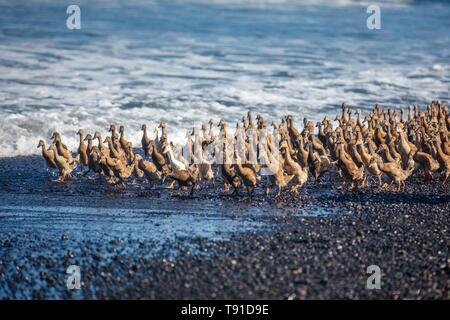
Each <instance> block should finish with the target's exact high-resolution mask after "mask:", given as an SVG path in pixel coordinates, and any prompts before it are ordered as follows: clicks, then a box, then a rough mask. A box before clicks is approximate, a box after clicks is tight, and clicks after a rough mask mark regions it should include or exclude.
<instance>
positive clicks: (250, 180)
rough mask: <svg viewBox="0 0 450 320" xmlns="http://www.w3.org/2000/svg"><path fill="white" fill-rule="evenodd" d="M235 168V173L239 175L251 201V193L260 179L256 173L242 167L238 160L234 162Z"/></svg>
mask: <svg viewBox="0 0 450 320" xmlns="http://www.w3.org/2000/svg"><path fill="white" fill-rule="evenodd" d="M235 168H236V173H237V174H238V175H239V177H240V178H241V180H242V182H243V183H244V185H245V187H246V188H247V193H248V196H249V197H250V199H251V198H252V193H253V191H254V190H255V188H256V186H257V185H258V182H259V181H260V180H261V177H260V176H258V177H257V176H256V172H255V171H254V170H253V169H251V168H245V167H243V166H242V164H241V160H240V159H237V160H236V164H235Z"/></svg>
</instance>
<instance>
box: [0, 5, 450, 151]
mask: <svg viewBox="0 0 450 320" xmlns="http://www.w3.org/2000/svg"><path fill="white" fill-rule="evenodd" d="M51 3H52V4H53V2H51ZM131 3H135V2H131ZM137 3H139V2H137ZM180 5H181V6H184V5H186V4H180ZM161 6H168V7H163V8H159V7H158V10H159V11H158V10H157V12H170V10H171V9H173V8H172V7H171V6H175V4H161ZM205 6H208V5H205ZM214 6H215V5H209V7H208V8H207V9H204V10H206V11H205V12H208V13H211V12H213V13H214V12H215V13H216V15H215V16H211V17H208V16H202V17H201V19H203V20H202V22H201V23H200V22H199V23H198V24H196V23H194V22H190V21H191V20H192V19H193V18H194V17H196V15H195V14H194V13H192V12H189V11H186V12H187V13H180V12H181V11H182V10H181V9H179V8H178V9H179V14H184V16H181V17H178V19H182V20H183V21H187V22H185V23H193V25H190V26H189V28H186V26H184V29H183V28H182V27H181V26H178V27H177V28H175V27H172V23H176V22H175V20H174V19H175V18H174V17H166V18H165V19H168V21H166V24H163V26H159V25H158V28H160V29H158V30H153V29H148V30H147V29H146V28H143V27H142V26H141V25H140V23H141V22H139V23H137V24H136V25H131V26H130V25H123V26H122V28H123V30H122V29H120V28H119V29H117V28H118V25H117V24H113V23H112V22H111V21H110V20H109V19H108V18H110V17H109V16H107V17H102V19H104V20H102V19H98V20H99V21H98V22H97V23H98V25H96V27H101V28H100V29H96V30H95V32H97V33H98V34H100V36H99V37H98V38H96V39H95V40H92V39H84V40H83V41H80V42H79V43H78V42H76V44H67V43H66V41H65V37H60V36H56V38H53V36H54V35H53V34H50V35H47V36H45V35H42V36H41V37H40V38H38V39H33V38H28V37H22V36H21V37H17V36H8V37H6V38H4V40H3V41H1V42H0V53H1V55H0V56H1V59H0V87H1V90H0V157H6V156H18V155H31V154H38V153H39V152H40V151H39V149H37V148H36V146H37V143H38V141H39V139H44V140H45V141H46V143H47V144H48V143H49V138H50V136H51V135H52V132H53V131H55V130H56V131H59V132H60V133H61V135H62V139H63V141H64V143H66V144H67V146H68V147H69V148H70V149H72V150H76V148H77V145H78V137H77V135H76V132H77V131H78V129H80V128H83V129H84V130H85V132H86V133H94V132H95V131H97V130H99V131H101V133H102V134H103V135H106V134H107V130H108V128H109V125H110V124H112V123H113V124H116V125H124V126H125V128H126V139H128V140H131V141H132V142H133V144H134V146H138V147H139V146H140V139H141V136H142V132H141V131H140V127H141V125H142V124H143V123H146V124H147V126H148V127H149V129H150V128H154V127H156V126H157V125H158V124H159V122H160V121H166V122H167V123H168V130H167V131H168V135H169V140H172V141H174V142H175V143H184V141H185V135H186V131H187V130H188V129H192V127H194V126H196V127H199V126H200V125H201V124H202V123H206V122H207V121H208V120H209V119H210V118H213V119H214V120H215V121H216V123H217V122H218V121H219V119H221V118H224V119H226V120H227V122H228V128H229V130H232V131H233V132H234V127H235V122H236V121H239V120H240V119H241V117H242V116H243V115H244V114H245V113H246V112H247V111H248V110H251V111H253V112H254V115H256V114H258V113H259V114H261V115H262V116H263V118H264V119H266V120H268V124H269V123H270V122H271V120H278V121H279V119H280V118H281V117H282V116H283V115H285V114H292V115H293V116H294V119H295V123H296V124H297V125H298V126H300V125H301V123H302V120H303V117H307V118H308V119H310V120H313V121H318V120H321V119H322V118H323V116H324V115H325V114H327V113H328V114H330V113H331V114H334V113H335V112H336V111H337V110H338V109H339V108H340V107H339V106H340V105H341V103H342V102H346V103H347V104H348V105H350V106H352V107H354V108H361V109H363V110H365V111H368V110H370V109H371V108H373V106H374V105H375V103H381V104H382V105H383V106H388V107H391V108H406V107H407V106H408V104H411V103H412V104H414V103H417V104H419V105H421V106H422V107H424V105H425V104H426V103H429V102H430V101H431V100H435V99H441V100H443V101H444V102H448V99H449V96H448V92H449V91H450V90H449V83H450V76H449V75H450V72H449V71H450V62H449V59H448V56H449V51H448V49H447V48H446V45H445V44H446V43H448V40H449V36H448V33H446V32H445V31H446V29H445V27H439V26H436V24H432V23H430V22H431V21H440V20H439V17H440V15H444V16H445V14H446V13H445V10H443V11H442V12H440V11H438V10H434V9H435V8H433V7H430V8H427V7H426V8H425V9H424V8H421V9H420V10H413V9H409V10H408V11H407V14H404V15H405V17H404V19H406V20H411V21H416V24H414V25H411V24H409V25H402V24H401V23H402V20H398V21H397V19H391V20H389V17H388V18H387V22H389V23H390V24H391V27H390V28H387V27H386V28H385V30H382V31H380V32H379V33H378V34H375V35H372V34H369V33H368V31H367V30H365V29H364V28H363V27H360V26H359V27H356V26H355V25H354V24H353V23H354V20H355V19H356V17H359V15H361V14H362V15H363V16H364V14H365V12H362V13H361V12H360V11H361V10H359V9H351V10H345V11H342V12H346V13H347V12H348V15H347V16H343V17H341V19H342V20H336V18H334V20H333V19H331V20H329V19H330V16H333V17H335V15H336V10H335V9H333V8H329V9H326V7H325V9H321V10H319V11H317V9H314V8H313V9H311V8H310V7H308V6H299V7H298V8H297V7H296V8H295V10H297V11H295V12H294V13H291V11H292V7H289V8H285V9H283V10H284V11H283V10H281V9H280V10H281V11H277V12H276V13H273V14H272V13H271V12H270V11H267V10H260V11H258V10H259V9H258V7H257V6H256V7H255V8H254V9H255V11H254V12H248V11H245V14H244V13H243V12H242V10H241V7H240V6H237V7H235V6H233V5H230V4H228V5H226V8H227V10H228V11H227V14H228V15H230V16H226V18H224V17H220V14H222V13H223V7H222V6H220V8H216V7H214ZM224 6H225V5H224ZM282 7H283V6H282ZM138 8H139V7H136V8H135V9H133V10H131V13H130V12H128V11H127V12H128V13H127V14H128V15H130V16H134V15H136V17H135V20H138V21H141V20H140V19H144V17H141V16H139V14H140V12H139V10H137V9H138ZM202 8H203V7H202ZM97 9H98V8H97ZM93 10H94V9H93ZM202 10H203V9H202ZM324 10H328V11H327V12H324ZM391 10H392V11H391V12H390V15H392V16H395V15H396V14H397V15H398V14H400V11H398V10H397V9H391ZM395 10H397V11H395ZM446 10H448V8H447V7H446ZM142 11H144V10H142ZM152 12H153V11H145V14H149V13H152ZM230 12H231V13H230ZM402 12H403V11H402ZM113 13H114V11H113ZM113 13H111V14H113ZM153 14H154V15H157V13H155V12H153ZM297 14H298V15H299V20H298V21H296V20H295V19H294V17H295V16H296V15H297ZM312 14H315V15H317V16H316V17H315V18H314V19H311V15H312ZM0 15H1V13H0ZM143 15H144V14H143ZM193 15H194V16H193ZM243 15H244V16H245V17H246V19H247V20H246V21H242V20H241V17H242V16H243ZM262 16H264V17H265V18H264V19H261V17H262ZM128 18H129V17H128ZM122 19H123V21H125V17H122ZM199 19H200V18H199ZM217 19H218V20H219V21H220V22H221V24H219V25H214V23H216V20H217ZM265 19H267V20H265ZM308 19H309V20H308ZM363 19H364V17H363ZM0 21H1V19H0ZM126 21H129V20H126ZM142 21H145V20H142ZM305 21H306V22H305ZM128 23H129V24H130V23H131V22H128ZM239 23H240V24H239ZM327 23H334V24H335V25H334V26H333V25H331V26H327ZM24 24H25V22H24ZM363 24H364V22H363ZM200 26H201V27H204V26H209V29H202V28H200ZM9 27H10V26H9V25H8V23H7V22H3V23H0V31H1V30H3V29H4V28H9ZM305 27H308V30H312V31H311V33H305V32H299V33H297V29H298V31H301V30H303V29H304V28H305ZM178 28H179V29H178ZM205 28H206V27H205ZM296 28H297V29H296ZM315 28H317V29H319V31H315ZM355 28H356V31H355ZM358 28H360V29H358ZM430 28H431V29H430ZM259 29H260V30H261V31H258V30H259ZM111 30H113V31H114V30H115V31H117V32H111ZM183 30H185V31H183ZM246 30H248V32H244V31H246ZM333 30H335V33H334V34H333ZM87 31H88V32H91V30H87ZM135 33H138V34H139V35H140V36H139V37H136V35H135ZM410 34H413V35H414V36H415V37H417V36H419V37H421V38H422V41H420V42H417V41H413V40H411V39H409V35H410ZM70 35H71V37H75V36H73V34H72V33H71V34H70ZM366 35H367V36H366ZM75 38H76V37H75ZM216 130H217V128H216ZM149 131H150V130H149ZM150 132H152V135H153V131H152V130H151V131H150Z"/></svg>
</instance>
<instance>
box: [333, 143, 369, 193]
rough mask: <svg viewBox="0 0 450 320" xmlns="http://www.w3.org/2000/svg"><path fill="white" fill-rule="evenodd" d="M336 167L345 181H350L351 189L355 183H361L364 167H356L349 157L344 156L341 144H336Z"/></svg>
mask: <svg viewBox="0 0 450 320" xmlns="http://www.w3.org/2000/svg"><path fill="white" fill-rule="evenodd" d="M337 150H338V159H337V160H338V165H339V167H340V168H341V170H342V171H341V172H342V174H343V178H344V179H345V180H348V181H351V188H353V186H354V182H355V181H361V180H362V179H363V177H364V167H363V166H361V167H359V168H358V166H357V165H356V164H355V163H354V162H353V160H352V159H351V157H350V156H349V155H348V154H346V152H345V150H344V145H343V144H342V143H338V145H337ZM345 180H344V182H345Z"/></svg>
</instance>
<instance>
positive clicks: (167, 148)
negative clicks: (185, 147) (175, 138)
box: [162, 144, 170, 153]
mask: <svg viewBox="0 0 450 320" xmlns="http://www.w3.org/2000/svg"><path fill="white" fill-rule="evenodd" d="M169 151H170V149H169V145H168V144H165V145H164V147H163V151H162V153H168V152H169Z"/></svg>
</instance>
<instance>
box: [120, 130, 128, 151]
mask: <svg viewBox="0 0 450 320" xmlns="http://www.w3.org/2000/svg"><path fill="white" fill-rule="evenodd" d="M119 133H120V138H119V142H120V145H121V146H122V149H123V150H124V151H125V152H127V151H128V147H127V145H128V141H127V140H125V127H124V126H120V128H119Z"/></svg>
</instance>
